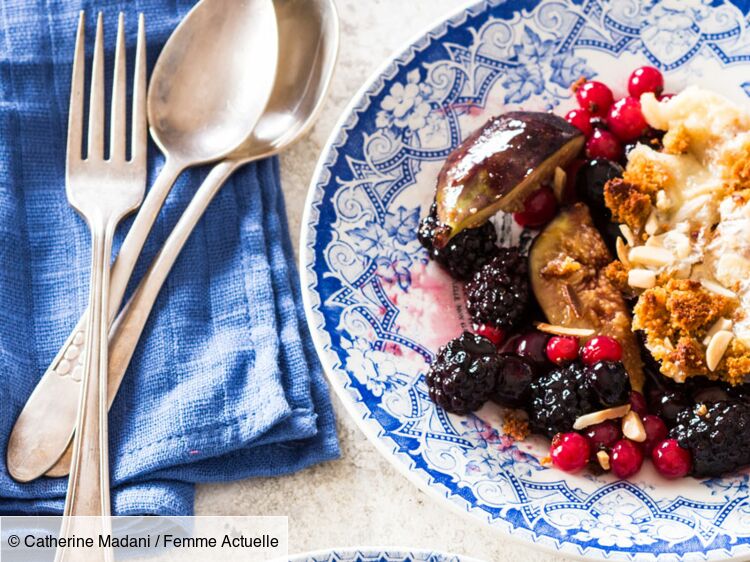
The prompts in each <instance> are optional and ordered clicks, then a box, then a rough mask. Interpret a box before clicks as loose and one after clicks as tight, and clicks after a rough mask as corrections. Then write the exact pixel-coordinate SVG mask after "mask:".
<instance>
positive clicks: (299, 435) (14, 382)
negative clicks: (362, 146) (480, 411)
mask: <svg viewBox="0 0 750 562" xmlns="http://www.w3.org/2000/svg"><path fill="white" fill-rule="evenodd" d="M192 4H193V2H192V1H186V0H170V1H167V0H140V1H138V2H130V1H128V0H105V1H102V0H99V1H96V2H94V1H91V2H86V1H78V0H76V1H73V2H64V3H53V2H43V1H42V0H37V1H33V2H29V1H28V0H5V1H4V2H2V3H0V45H2V46H1V47H0V263H2V268H0V514H3V513H5V514H18V513H29V514H48V513H56V512H59V511H61V510H62V506H63V498H64V494H65V489H66V479H41V480H38V481H36V482H32V483H30V484H18V483H16V482H14V481H13V480H12V479H11V478H10V476H9V475H8V473H7V470H6V468H5V454H4V452H5V450H6V447H7V438H8V434H9V432H10V430H11V428H12V425H13V423H14V422H15V420H16V418H17V416H18V413H19V412H20V410H21V408H22V407H23V405H24V404H25V402H26V399H27V398H28V396H29V394H30V393H31V391H32V390H33V389H34V387H35V385H36V383H37V381H38V380H39V378H40V377H41V375H42V374H43V373H44V371H45V369H46V367H47V366H48V365H49V362H50V361H51V360H52V358H53V357H54V355H55V353H56V351H57V349H58V348H59V346H60V345H61V344H62V343H63V341H64V340H65V338H66V337H67V334H68V333H69V331H70V330H71V329H72V327H73V326H74V325H75V323H76V322H77V320H78V318H79V316H80V314H81V312H82V311H83V310H84V309H85V306H86V298H87V286H88V268H89V250H90V248H89V240H88V236H89V235H88V231H87V228H86V226H85V225H84V223H83V221H82V220H81V219H80V218H79V217H78V216H77V215H76V214H75V212H74V211H73V210H72V209H71V208H70V207H69V206H68V204H67V201H66V198H65V186H64V165H65V134H66V128H67V127H66V121H67V106H68V95H69V88H70V71H71V58H72V53H73V45H74V40H75V27H76V24H77V13H78V11H79V10H81V9H84V10H86V11H87V13H88V14H89V22H92V21H93V15H94V13H95V11H96V10H101V11H103V12H104V15H105V36H106V37H107V39H108V40H107V42H106V43H107V56H108V60H109V61H111V56H112V46H113V44H114V31H115V29H116V24H115V19H116V15H117V13H118V12H119V11H124V12H125V13H126V18H127V22H128V36H127V39H128V46H129V51H128V53H129V56H130V58H131V60H132V57H133V47H134V44H135V21H136V16H135V14H136V12H143V13H145V16H146V29H147V36H148V48H149V60H150V66H151V67H152V66H153V62H154V61H155V59H156V57H157V55H158V53H159V50H160V49H161V46H162V45H163V44H164V42H165V41H166V39H167V37H168V36H169V34H170V33H171V31H172V30H173V29H174V27H175V26H176V25H177V24H178V23H179V21H180V20H181V19H182V18H183V17H184V15H185V14H186V13H187V11H188V10H189V9H190V8H191V7H192ZM87 33H88V36H89V42H88V45H92V44H93V38H92V36H93V25H91V24H90V25H89V29H88V30H87ZM89 52H90V49H89ZM149 164H150V166H149V169H150V172H149V184H150V183H152V182H153V180H154V178H155V177H156V175H157V174H158V171H159V169H160V168H161V166H162V164H163V158H162V157H161V156H160V155H159V154H158V152H157V151H156V150H155V149H154V148H153V147H151V150H150V160H149ZM205 174H206V170H193V171H190V172H188V173H185V174H183V176H182V177H181V178H180V179H179V181H178V182H177V184H176V185H175V187H174V189H173V192H172V194H171V195H170V197H169V198H168V200H167V202H166V204H165V207H164V210H163V212H162V215H161V216H160V217H159V220H158V222H157V225H156V227H155V229H154V232H153V233H152V236H151V237H150V238H149V241H148V242H147V245H146V248H145V249H144V255H143V256H142V259H141V260H140V261H139V264H138V267H137V268H136V274H135V278H136V279H137V278H139V277H140V276H141V275H142V274H143V273H144V272H145V270H146V268H147V267H148V264H149V263H150V261H151V258H152V257H153V256H154V255H155V254H156V252H157V251H158V248H159V247H160V245H161V243H162V242H163V241H164V239H165V238H166V237H167V235H168V234H169V232H170V231H171V229H172V227H173V226H174V224H175V223H176V221H177V219H178V218H179V215H180V214H181V212H182V210H183V209H184V207H185V206H186V204H187V202H188V201H189V200H190V198H191V196H192V194H193V193H194V191H195V189H196V188H197V186H198V185H199V184H200V182H201V181H202V179H203V177H205ZM129 222H130V221H128V222H127V223H126V224H124V225H123V226H122V227H121V228H120V231H119V232H118V238H117V240H116V246H118V245H119V243H121V241H122V238H123V233H124V232H126V231H127V228H128V226H129ZM131 285H132V284H131ZM130 290H132V287H131V288H130ZM110 435H111V441H110V452H111V468H112V483H113V486H114V487H115V489H114V493H113V508H114V511H115V513H117V514H120V515H132V514H141V513H155V514H164V515H183V514H190V513H192V508H193V495H194V484H195V483H196V482H211V481H226V480H233V479H238V478H245V477H251V476H275V475H281V474H286V473H289V472H292V471H296V470H299V469H302V468H304V467H306V466H309V465H311V464H313V463H317V462H321V461H325V460H329V459H332V458H335V457H337V456H338V444H337V439H336V433H335V422H334V418H333V412H332V409H331V404H330V400H329V396H328V390H327V387H326V383H325V381H324V379H323V375H322V370H321V367H320V364H319V362H318V359H317V357H316V355H315V351H314V349H313V346H312V342H311V338H310V334H309V332H308V329H307V325H306V323H305V319H304V313H303V311H302V302H301V296H300V287H299V281H298V278H297V272H296V265H295V260H294V252H293V250H292V245H291V240H290V237H289V231H288V225H287V223H286V210H285V208H284V200H283V194H282V193H281V189H280V185H279V169H278V162H277V161H276V160H275V159H273V160H267V161H263V162H259V163H257V164H253V165H249V166H247V167H245V168H244V169H242V170H241V171H239V172H238V173H237V174H235V176H234V177H233V178H231V179H230V180H229V181H228V182H227V184H226V186H225V187H224V189H223V190H222V191H221V192H220V193H219V195H218V196H217V197H216V200H215V201H214V202H213V203H212V204H211V206H210V208H209V209H208V211H207V213H206V216H205V217H204V219H203V220H202V221H201V222H200V224H199V225H198V227H197V228H196V230H195V232H194V233H193V235H192V236H191V238H190V240H189V241H188V243H187V245H186V247H185V249H184V250H183V252H182V255H181V256H180V258H179V260H178V262H177V263H176V265H175V267H174V269H173V271H172V273H171V274H170V277H169V279H168V280H167V283H166V284H165V286H164V288H163V290H162V293H161V294H160V296H159V298H158V300H157V303H156V306H155V308H154V311H153V313H152V316H151V318H150V320H149V322H148V324H147V326H146V329H145V331H144V334H143V338H142V340H141V343H140V345H139V347H138V349H137V351H136V353H135V355H134V357H133V361H132V363H131V366H130V369H129V370H128V373H127V375H126V377H125V379H124V381H123V385H122V387H121V390H120V393H119V395H118V397H117V400H116V401H115V403H114V405H113V407H112V411H111V414H110Z"/></svg>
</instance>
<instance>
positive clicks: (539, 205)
mask: <svg viewBox="0 0 750 562" xmlns="http://www.w3.org/2000/svg"><path fill="white" fill-rule="evenodd" d="M556 213H557V198H556V197H555V192H554V191H552V188H551V187H549V186H546V185H543V186H542V187H540V188H539V189H537V190H536V191H535V192H534V193H532V194H531V195H529V196H528V197H527V198H526V201H524V204H523V211H520V212H518V213H513V218H514V219H515V220H516V222H517V223H518V224H520V225H521V226H525V227H526V226H527V227H531V228H536V227H539V226H543V225H545V224H547V223H548V222H549V221H551V220H552V218H553V217H554V216H555V214H556Z"/></svg>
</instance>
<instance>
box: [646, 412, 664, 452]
mask: <svg viewBox="0 0 750 562" xmlns="http://www.w3.org/2000/svg"><path fill="white" fill-rule="evenodd" d="M642 420H643V428H644V429H645V430H646V440H645V441H644V442H643V452H644V453H646V456H647V457H650V456H651V452H652V451H653V449H654V447H655V446H656V445H657V444H659V443H661V442H662V441H664V440H665V439H666V438H667V424H665V423H664V421H662V419H661V418H660V417H659V416H654V415H646V416H643V418H642Z"/></svg>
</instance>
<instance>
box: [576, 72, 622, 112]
mask: <svg viewBox="0 0 750 562" xmlns="http://www.w3.org/2000/svg"><path fill="white" fill-rule="evenodd" d="M576 99H577V100H578V105H580V106H581V108H582V109H585V110H586V111H588V112H589V113H591V115H606V114H607V111H609V106H611V105H612V101H613V100H614V96H613V95H612V90H610V89H609V87H607V86H606V85H605V84H602V83H601V82H597V81H596V80H589V81H588V82H585V83H584V84H583V85H581V87H580V88H578V89H577V90H576Z"/></svg>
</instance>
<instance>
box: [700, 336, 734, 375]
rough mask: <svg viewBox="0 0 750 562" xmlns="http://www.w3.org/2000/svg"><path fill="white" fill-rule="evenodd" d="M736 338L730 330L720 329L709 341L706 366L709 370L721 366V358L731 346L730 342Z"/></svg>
mask: <svg viewBox="0 0 750 562" xmlns="http://www.w3.org/2000/svg"><path fill="white" fill-rule="evenodd" d="M732 338H734V334H733V333H732V332H730V331H728V330H719V331H718V332H716V333H715V334H714V336H713V337H712V338H711V341H710V342H708V347H707V348H706V366H707V367H708V370H709V371H713V370H714V369H716V367H718V366H719V363H720V362H721V358H722V357H724V353H725V352H726V350H727V347H729V343H730V342H731V341H732Z"/></svg>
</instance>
